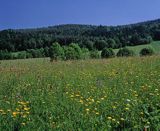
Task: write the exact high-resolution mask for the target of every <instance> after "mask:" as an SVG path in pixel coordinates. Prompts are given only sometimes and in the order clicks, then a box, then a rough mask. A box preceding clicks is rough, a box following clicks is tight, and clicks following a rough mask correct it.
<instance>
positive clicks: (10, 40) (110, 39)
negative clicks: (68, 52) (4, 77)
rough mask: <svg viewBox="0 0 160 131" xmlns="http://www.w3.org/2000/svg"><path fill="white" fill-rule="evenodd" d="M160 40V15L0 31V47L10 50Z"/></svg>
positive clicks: (97, 45)
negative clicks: (122, 21)
mask: <svg viewBox="0 0 160 131" xmlns="http://www.w3.org/2000/svg"><path fill="white" fill-rule="evenodd" d="M152 40H160V19H157V20H153V21H146V22H141V23H136V24H130V25H123V26H102V25H100V26H93V25H78V24H68V25H58V26H50V27H46V28H37V29H18V30H12V29H9V30H3V31H0V50H7V51H9V52H16V51H23V50H27V49H40V48H45V47H50V46H51V44H52V43H54V42H58V43H60V44H61V45H68V44H70V43H77V44H79V45H80V46H81V47H86V48H88V49H89V50H92V49H98V50H102V49H103V48H105V47H110V48H120V47H124V46H130V45H141V44H147V43H150V42H151V41H152Z"/></svg>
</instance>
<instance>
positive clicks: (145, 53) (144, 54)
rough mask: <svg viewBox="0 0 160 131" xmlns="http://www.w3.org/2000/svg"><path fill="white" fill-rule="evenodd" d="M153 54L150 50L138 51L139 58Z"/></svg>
mask: <svg viewBox="0 0 160 131" xmlns="http://www.w3.org/2000/svg"><path fill="white" fill-rule="evenodd" d="M153 54H154V50H153V49H152V48H143V49H142V50H141V51H140V56H147V55H153Z"/></svg>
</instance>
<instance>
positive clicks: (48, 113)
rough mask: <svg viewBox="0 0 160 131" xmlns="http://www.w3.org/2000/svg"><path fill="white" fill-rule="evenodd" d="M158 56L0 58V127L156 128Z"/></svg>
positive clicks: (159, 110)
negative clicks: (65, 58)
mask: <svg viewBox="0 0 160 131" xmlns="http://www.w3.org/2000/svg"><path fill="white" fill-rule="evenodd" d="M159 71H160V57H159V56H153V57H141V58H140V57H133V58H113V59H106V60H105V59H99V60H85V61H60V62H53V63H50V62H49V59H26V60H12V61H0V130H25V131H32V130H79V131H82V130H85V131H87V130H89V131H91V130H153V131H158V130H160V103H159V102H160V86H159V85H160V72H159Z"/></svg>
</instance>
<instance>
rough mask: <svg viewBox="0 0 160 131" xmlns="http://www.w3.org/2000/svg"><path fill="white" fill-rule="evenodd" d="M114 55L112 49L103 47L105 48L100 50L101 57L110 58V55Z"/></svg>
mask: <svg viewBox="0 0 160 131" xmlns="http://www.w3.org/2000/svg"><path fill="white" fill-rule="evenodd" d="M114 56H115V53H114V51H113V49H111V48H105V49H103V50H102V53H101V57H102V58H111V57H114Z"/></svg>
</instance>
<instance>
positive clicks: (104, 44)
mask: <svg viewBox="0 0 160 131" xmlns="http://www.w3.org/2000/svg"><path fill="white" fill-rule="evenodd" d="M94 46H95V48H96V49H97V50H103V49H104V48H106V47H108V43H107V42H106V41H104V40H97V41H96V42H95V45H94Z"/></svg>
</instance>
